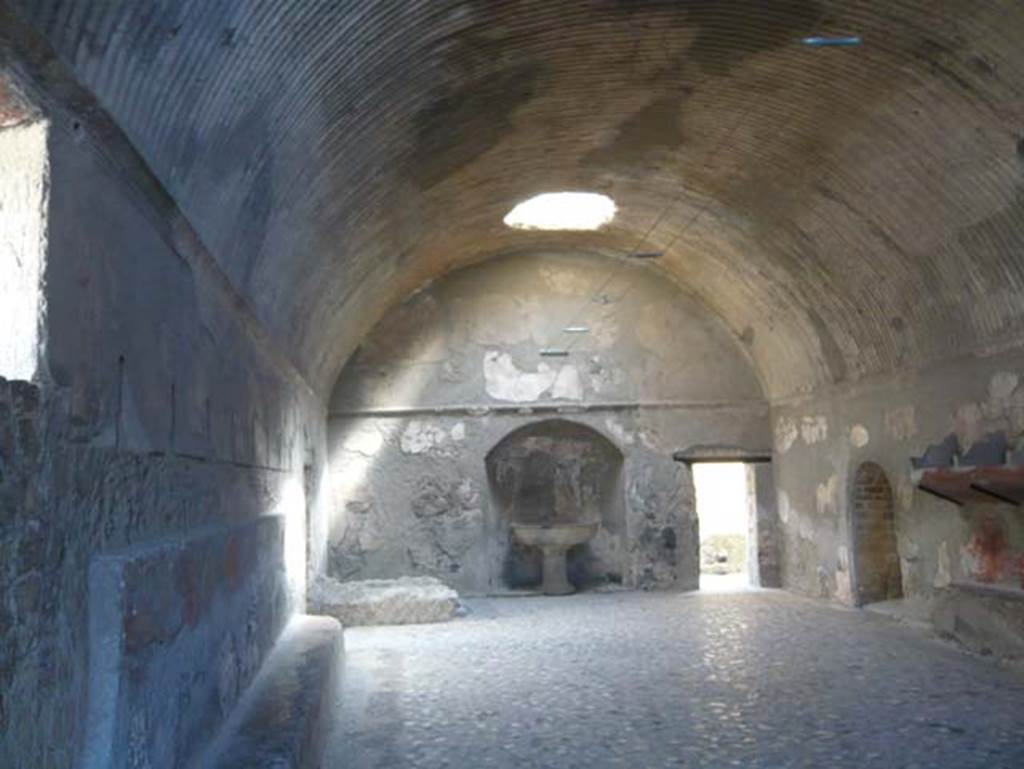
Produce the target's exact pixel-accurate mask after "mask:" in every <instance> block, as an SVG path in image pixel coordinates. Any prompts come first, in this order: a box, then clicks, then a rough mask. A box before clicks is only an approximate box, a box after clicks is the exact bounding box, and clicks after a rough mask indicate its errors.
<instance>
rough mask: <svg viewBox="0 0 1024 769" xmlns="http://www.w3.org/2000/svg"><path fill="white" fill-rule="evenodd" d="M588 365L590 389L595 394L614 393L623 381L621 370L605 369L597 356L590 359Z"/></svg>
mask: <svg viewBox="0 0 1024 769" xmlns="http://www.w3.org/2000/svg"><path fill="white" fill-rule="evenodd" d="M589 364H590V365H589V370H588V373H589V377H588V378H589V379H590V387H591V389H592V390H593V391H594V392H596V393H599V394H603V393H606V392H614V391H615V390H616V389H617V388H618V387H619V386H620V385H622V383H623V381H624V380H625V377H624V376H623V373H622V369H618V368H608V367H606V366H605V363H604V361H603V360H602V359H601V356H599V355H595V356H593V357H592V358H590V360H589Z"/></svg>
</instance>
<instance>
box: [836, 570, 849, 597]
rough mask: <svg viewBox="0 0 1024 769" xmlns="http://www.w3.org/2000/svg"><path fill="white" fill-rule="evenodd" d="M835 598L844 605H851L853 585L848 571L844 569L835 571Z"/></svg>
mask: <svg viewBox="0 0 1024 769" xmlns="http://www.w3.org/2000/svg"><path fill="white" fill-rule="evenodd" d="M835 599H836V600H837V601H839V603H841V604H844V605H845V606H852V605H853V586H852V584H851V582H850V572H848V571H844V570H840V571H837V572H836V594H835Z"/></svg>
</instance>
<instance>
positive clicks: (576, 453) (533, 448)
mask: <svg viewBox="0 0 1024 769" xmlns="http://www.w3.org/2000/svg"><path fill="white" fill-rule="evenodd" d="M485 461H486V466H487V478H488V484H489V489H490V494H491V501H492V505H493V509H494V511H495V513H496V515H497V519H498V520H497V527H496V532H497V541H498V552H497V554H496V555H497V558H496V563H495V566H496V568H497V570H498V573H497V574H496V578H495V580H494V584H495V586H496V587H499V588H501V587H504V588H507V589H514V590H515V589H529V588H532V587H535V586H536V585H537V584H538V583H539V582H540V581H541V556H540V552H539V550H537V549H536V548H531V547H524V546H522V545H520V544H518V543H517V542H516V541H515V538H514V536H513V533H512V528H511V527H512V524H513V523H530V524H545V523H580V522H587V521H597V522H599V523H600V527H599V529H598V532H597V534H596V536H595V537H594V538H593V539H592V540H591V541H590V542H588V543H587V544H585V545H580V546H578V547H575V548H573V549H572V550H570V551H569V553H568V572H569V580H570V582H572V583H573V584H574V585H575V586H576V587H577V588H580V589H585V588H587V587H594V586H598V585H603V584H608V583H621V582H622V578H623V572H624V556H625V544H624V539H625V528H626V527H625V518H626V516H625V505H624V498H623V485H622V468H623V455H622V452H621V451H619V449H618V448H617V447H616V446H615V445H614V444H613V443H612V442H611V441H609V440H608V439H607V438H605V437H604V436H603V435H601V433H599V432H597V431H596V430H594V429H592V428H590V427H587V426H585V425H581V424H577V423H575V422H570V421H568V420H563V419H550V420H544V421H541V422H536V423H533V424H529V425H526V426H525V427H520V428H518V429H516V430H514V431H512V432H511V433H509V434H508V435H506V436H505V437H504V438H503V439H502V440H501V441H500V442H499V443H498V444H497V445H496V446H495V447H494V448H493V449H492V450H491V451H490V452H489V453H488V455H487V458H486V460H485Z"/></svg>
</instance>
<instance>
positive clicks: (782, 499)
mask: <svg viewBox="0 0 1024 769" xmlns="http://www.w3.org/2000/svg"><path fill="white" fill-rule="evenodd" d="M789 515H790V507H789V494H787V493H786V492H784V491H780V492H779V520H780V521H782V522H783V523H789Z"/></svg>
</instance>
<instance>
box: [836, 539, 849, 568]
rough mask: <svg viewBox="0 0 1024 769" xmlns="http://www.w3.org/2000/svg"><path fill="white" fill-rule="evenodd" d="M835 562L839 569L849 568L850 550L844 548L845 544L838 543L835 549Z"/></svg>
mask: <svg viewBox="0 0 1024 769" xmlns="http://www.w3.org/2000/svg"><path fill="white" fill-rule="evenodd" d="M836 564H837V566H836V568H838V569H839V571H849V570H850V551H849V550H847V549H846V545H840V546H839V549H838V550H837V551H836Z"/></svg>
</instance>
